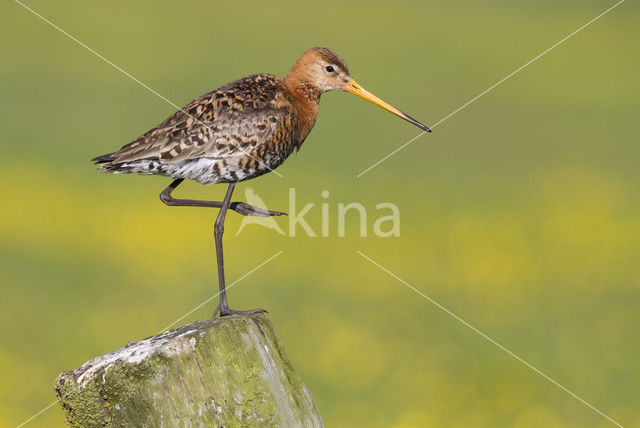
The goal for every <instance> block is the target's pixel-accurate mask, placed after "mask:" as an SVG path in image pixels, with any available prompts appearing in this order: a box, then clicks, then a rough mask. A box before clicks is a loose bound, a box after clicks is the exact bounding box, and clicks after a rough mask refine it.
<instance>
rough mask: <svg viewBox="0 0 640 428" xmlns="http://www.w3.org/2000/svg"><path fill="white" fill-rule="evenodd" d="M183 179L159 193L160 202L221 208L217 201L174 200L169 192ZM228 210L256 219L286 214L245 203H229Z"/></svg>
mask: <svg viewBox="0 0 640 428" xmlns="http://www.w3.org/2000/svg"><path fill="white" fill-rule="evenodd" d="M183 181H184V179H182V178H179V179H177V180H174V181H172V182H171V184H169V185H168V186H167V188H166V189H164V190H163V191H162V193H160V200H161V201H162V202H164V203H165V204H166V205H169V206H172V207H207V208H222V202H218V201H196V200H193V199H176V198H174V197H173V196H171V192H173V191H174V190H175V188H176V187H178V186H179V185H180V183H182V182H183ZM229 208H230V209H232V210H233V211H235V212H237V213H238V214H242V215H247V216H256V217H270V216H279V215H286V213H283V212H280V211H270V210H265V209H264V208H260V207H256V206H253V205H249V204H247V203H245V202H231V203H230V204H229Z"/></svg>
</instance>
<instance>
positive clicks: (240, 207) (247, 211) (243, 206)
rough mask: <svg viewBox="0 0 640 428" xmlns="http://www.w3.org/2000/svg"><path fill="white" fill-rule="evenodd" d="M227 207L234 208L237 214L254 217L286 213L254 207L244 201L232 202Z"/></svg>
mask: <svg viewBox="0 0 640 428" xmlns="http://www.w3.org/2000/svg"><path fill="white" fill-rule="evenodd" d="M229 208H230V209H232V210H234V211H235V212H237V213H238V214H242V215H248V216H255V217H271V216H280V215H287V213H283V212H280V211H270V210H267V209H264V208H260V207H256V206H254V205H249V204H247V203H245V202H232V203H231V205H229Z"/></svg>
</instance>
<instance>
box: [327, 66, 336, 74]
mask: <svg viewBox="0 0 640 428" xmlns="http://www.w3.org/2000/svg"><path fill="white" fill-rule="evenodd" d="M325 70H327V71H328V72H329V73H333V72H334V71H335V70H334V69H333V67H332V66H330V65H327V66H326V67H325Z"/></svg>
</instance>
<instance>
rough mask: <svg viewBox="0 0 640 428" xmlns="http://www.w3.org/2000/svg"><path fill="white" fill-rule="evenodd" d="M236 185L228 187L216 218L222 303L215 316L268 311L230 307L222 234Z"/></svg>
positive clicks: (231, 184) (215, 235)
mask: <svg viewBox="0 0 640 428" xmlns="http://www.w3.org/2000/svg"><path fill="white" fill-rule="evenodd" d="M235 187H236V183H230V184H229V188H228V189H227V194H226V195H225V197H224V201H222V206H221V207H220V212H219V213H218V218H216V222H215V225H214V228H213V233H214V238H215V241H216V256H217V259H218V281H219V284H220V304H219V305H218V307H217V308H216V310H215V312H214V313H213V316H214V317H215V316H216V313H217V312H218V311H220V316H221V317H223V316H226V315H233V314H241V315H253V314H256V313H260V312H267V311H265V310H264V309H253V310H250V311H234V310H232V309H229V304H228V302H227V290H226V287H225V281H224V257H223V254H222V234H223V233H224V220H225V218H226V216H227V209H228V208H229V205H230V204H231V195H232V194H233V189H234V188H235Z"/></svg>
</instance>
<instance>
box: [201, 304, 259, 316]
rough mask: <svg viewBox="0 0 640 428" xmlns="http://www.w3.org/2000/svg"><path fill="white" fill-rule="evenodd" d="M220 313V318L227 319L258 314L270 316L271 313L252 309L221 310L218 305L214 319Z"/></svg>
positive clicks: (214, 312)
mask: <svg viewBox="0 0 640 428" xmlns="http://www.w3.org/2000/svg"><path fill="white" fill-rule="evenodd" d="M218 313H220V317H226V316H228V315H248V316H251V315H256V314H262V313H264V314H268V313H269V311H267V310H265V309H260V308H258V309H251V310H248V311H236V310H234V309H229V308H220V305H218V307H217V308H216V310H215V311H213V316H212V317H213V318H215V317H216V314H218Z"/></svg>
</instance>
